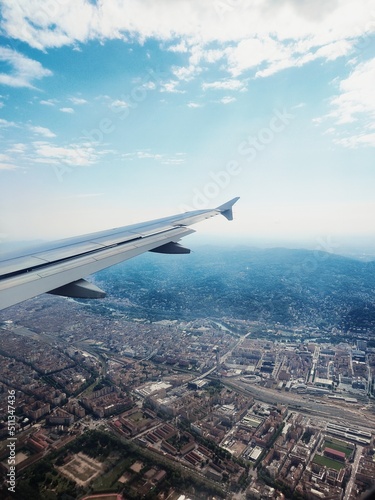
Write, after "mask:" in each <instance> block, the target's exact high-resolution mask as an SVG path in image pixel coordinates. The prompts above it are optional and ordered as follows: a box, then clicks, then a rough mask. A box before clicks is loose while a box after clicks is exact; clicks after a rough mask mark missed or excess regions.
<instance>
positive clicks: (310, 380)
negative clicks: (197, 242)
mask: <svg viewBox="0 0 375 500" xmlns="http://www.w3.org/2000/svg"><path fill="white" fill-rule="evenodd" d="M9 311H10V313H11V316H12V317H13V319H12V320H4V321H3V323H2V325H1V335H0V356H1V363H0V367H1V368H0V384H1V392H2V394H4V395H5V394H7V393H8V391H10V390H13V391H15V392H14V394H15V396H14V399H15V402H16V403H15V407H16V411H15V415H16V418H15V428H16V436H17V440H16V441H15V464H16V471H17V484H18V491H19V492H20V491H21V492H22V491H23V489H22V488H26V489H30V488H31V489H32V488H35V491H36V492H37V494H39V495H41V496H43V498H49V497H48V496H47V492H48V494H53V492H55V493H58V491H59V488H60V491H61V488H63V489H66V488H67V484H68V485H69V488H68V489H69V491H72V492H74V493H73V497H74V495H76V496H79V498H84V497H85V494H86V497H87V496H88V494H92V495H94V493H100V492H103V491H104V490H105V492H106V493H107V492H110V491H112V492H116V494H120V495H124V498H139V497H141V496H142V495H144V496H145V498H151V497H152V498H171V499H172V498H173V499H174V498H176V499H177V498H180V497H181V498H182V495H186V498H188V497H189V495H190V498H200V497H199V493H197V492H199V491H201V493H200V495H203V496H204V497H207V498H209V497H210V495H211V496H212V498H213V497H214V496H215V495H216V496H218V497H222V498H233V499H235V498H238V499H239V498H283V497H284V496H285V497H286V498H290V497H291V495H292V496H293V498H312V499H313V498H314V499H315V498H322V497H326V496H329V497H330V498H337V499H342V498H344V499H345V500H349V499H355V498H358V497H359V495H360V493H361V492H362V491H365V490H367V489H368V488H371V486H372V485H373V481H374V480H373V478H374V477H375V461H373V453H374V432H373V429H374V428H375V404H374V400H373V391H374V386H373V381H374V375H375V350H374V347H372V345H373V341H372V339H371V335H370V334H369V335H366V333H362V334H361V335H360V336H358V335H357V340H356V341H355V343H353V340H352V339H349V338H348V339H347V341H343V340H342V339H341V337H340V339H339V340H337V338H336V337H337V336H338V335H339V333H340V332H338V331H337V330H334V329H333V331H331V332H328V331H322V330H320V329H319V328H317V327H304V328H303V327H299V328H291V327H288V326H285V325H275V324H266V323H262V322H260V321H246V320H236V319H233V318H227V317H224V318H221V319H220V320H218V319H215V318H212V319H210V318H201V319H196V320H192V321H186V320H160V321H156V322H150V321H149V320H147V319H142V318H137V319H129V318H127V317H123V316H121V315H119V314H117V315H114V316H113V317H112V318H109V317H108V316H106V315H103V316H100V315H98V314H96V313H94V312H92V311H90V310H88V309H87V307H86V306H84V305H83V303H82V304H81V303H78V302H74V301H72V300H65V301H63V300H61V299H55V298H46V297H40V298H37V299H33V300H31V301H28V302H25V303H23V304H21V305H19V306H17V308H16V307H14V308H12V309H11V310H9ZM10 313H7V315H8V316H10ZM3 315H4V316H5V314H4V313H3ZM69 325H70V327H69ZM72 329H74V330H72ZM341 335H343V332H341ZM329 336H331V338H332V342H327V337H329ZM150 339H152V342H150ZM271 339H272V340H271ZM4 401H5V398H4ZM6 410H7V408H6V406H5V405H4V406H3V407H2V409H1V413H2V419H3V420H2V422H3V423H2V424H1V428H0V432H1V435H2V438H3V440H2V442H1V460H2V461H1V469H2V473H3V475H4V476H3V477H4V483H3V491H4V492H6V491H7V489H6V488H5V486H6V484H7V483H6V473H7V472H8V471H9V465H7V460H8V456H9V449H8V448H7V446H6V445H7V439H6V438H7V436H8V423H7V422H6ZM102 434H103V435H105V436H106V438H107V439H112V440H115V442H117V443H123V446H124V447H125V448H126V447H129V446H131V447H132V448H127V450H128V453H130V452H129V449H131V450H132V451H131V453H130V457H133V459H131V460H129V459H127V460H125V462H124V461H122V460H121V459H120V455H121V453H122V452H121V453H120V451H119V450H118V455H116V453H115V452H113V453H114V456H112V458H111V455H110V456H107V457H106V458H105V459H104V460H102V459H100V454H99V457H98V456H97V457H95V456H93V455H92V454H90V447H87V446H86V444H85V443H86V441H85V440H89V441H90V440H91V441H92V440H95V439H96V440H99V442H100V439H101V438H100V436H101V435H102ZM80 440H83V441H82V443H83V444H82V445H81V446H80V447H77V446H76V448H77V450H78V451H77V452H74V449H76V448H75V447H74V446H75V443H77V442H80ZM118 446H120V445H119V444H118ZM125 448H124V449H125ZM121 456H122V455H121ZM46 461H47V463H48V464H49V467H50V472H49V473H48V474H47V473H45V474H41V475H40V481H39V482H37V483H35V482H34V483H32V482H31V483H30V477H31V476H30V474H32V471H33V470H34V469H36V470H38V467H41V464H43V463H45V462H46ZM77 470H79V471H81V472H80V474H78V475H77V472H76V471H77ZM109 470H110V472H109ZM73 471H75V472H73ZM113 471H116V474H114V472H113ZM51 474H52V476H53V479H52V476H50V475H51ZM173 474H182V477H183V478H185V479H186V481H187V478H189V481H192V483H191V484H190V483H189V482H186V484H185V483H184V481H182V482H181V485H184V486H183V487H181V488H180V487H178V486H177V485H176V483H175V482H173V481H172V482H171V477H172V475H173ZM52 481H53V484H54V485H55V487H54V488H52V489H51V484H52ZM192 484H195V487H193V486H192ZM194 491H195V493H194ZM202 492H205V493H202ZM19 494H20V493H19ZM21 494H22V493H21ZM147 495H151V496H149V497H147ZM152 495H153V496H152ZM194 495H195V496H194ZM201 497H202V496H201ZM51 498H52V497H51ZM142 498H143V496H142Z"/></svg>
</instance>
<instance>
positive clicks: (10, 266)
mask: <svg viewBox="0 0 375 500" xmlns="http://www.w3.org/2000/svg"><path fill="white" fill-rule="evenodd" d="M237 200H238V198H234V199H233V200H230V201H228V202H227V203H224V205H221V206H219V207H217V208H214V209H206V210H195V211H191V212H186V213H184V214H178V215H173V216H171V217H165V218H163V219H156V220H152V221H148V222H143V223H140V224H134V225H131V226H125V227H121V228H116V229H110V230H106V231H100V232H97V233H92V234H86V235H84V236H79V237H75V238H68V239H64V240H60V241H56V242H52V243H50V244H48V245H45V246H43V247H38V248H37V249H34V250H30V251H28V252H27V251H25V252H24V254H22V255H20V256H17V257H15V256H8V257H5V258H3V259H1V256H0V310H2V309H5V308H6V307H9V306H12V305H14V304H18V303H19V302H22V301H24V300H27V299H30V298H32V297H35V296H37V295H40V294H42V293H45V292H48V293H54V294H57V295H65V296H68V297H80V298H99V297H104V295H105V293H104V292H103V291H102V290H100V289H99V288H97V287H96V286H95V285H93V284H92V283H89V282H87V281H85V280H84V279H83V278H84V277H85V276H88V275H90V274H92V273H95V272H97V271H100V270H101V269H104V268H106V267H110V266H113V265H114V264H118V263H119V262H122V261H124V260H127V259H131V258H132V257H135V256H137V255H140V254H141V253H143V252H147V251H153V252H160V253H189V252H190V250H188V249H186V248H184V247H182V246H180V245H179V244H178V241H179V240H180V239H181V238H183V237H184V236H187V235H188V234H191V233H194V232H195V231H194V230H193V229H190V228H189V227H188V226H190V225H191V224H195V223H196V222H200V221H202V220H204V219H208V218H210V217H214V216H215V215H218V214H222V215H224V216H225V217H226V218H227V219H229V220H232V218H233V214H232V206H233V205H234V203H236V201H237Z"/></svg>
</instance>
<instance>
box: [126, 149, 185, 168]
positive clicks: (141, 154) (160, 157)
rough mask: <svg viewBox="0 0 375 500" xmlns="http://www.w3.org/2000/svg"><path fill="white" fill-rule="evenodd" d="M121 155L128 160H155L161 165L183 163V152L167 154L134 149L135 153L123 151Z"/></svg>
mask: <svg viewBox="0 0 375 500" xmlns="http://www.w3.org/2000/svg"><path fill="white" fill-rule="evenodd" d="M122 156H123V158H125V159H129V160H134V159H139V160H155V161H157V162H159V163H161V164H162V165H181V164H182V163H185V153H176V154H174V155H167V154H163V153H151V152H150V151H136V152H135V153H125V154H123V155H122Z"/></svg>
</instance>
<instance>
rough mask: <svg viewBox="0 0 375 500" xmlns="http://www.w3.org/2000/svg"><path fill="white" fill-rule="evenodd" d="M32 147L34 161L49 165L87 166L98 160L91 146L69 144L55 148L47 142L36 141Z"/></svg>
mask: <svg viewBox="0 0 375 500" xmlns="http://www.w3.org/2000/svg"><path fill="white" fill-rule="evenodd" d="M33 146H34V161H35V162H37V163H47V164H51V165H58V164H65V165H70V166H81V167H85V166H89V165H92V164H94V163H95V162H96V161H97V160H98V156H99V155H98V154H97V152H96V151H95V149H94V147H93V146H92V145H91V144H85V143H84V144H70V145H69V146H56V145H54V144H51V143H49V142H45V141H37V142H34V143H33Z"/></svg>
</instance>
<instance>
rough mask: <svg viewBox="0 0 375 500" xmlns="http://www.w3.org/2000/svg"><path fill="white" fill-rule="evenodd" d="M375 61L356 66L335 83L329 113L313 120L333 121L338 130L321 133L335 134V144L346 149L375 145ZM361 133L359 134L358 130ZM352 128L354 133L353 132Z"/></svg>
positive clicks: (318, 121)
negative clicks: (374, 89) (336, 90)
mask: <svg viewBox="0 0 375 500" xmlns="http://www.w3.org/2000/svg"><path fill="white" fill-rule="evenodd" d="M374 82H375V58H373V59H370V60H368V61H365V62H362V63H359V64H357V66H355V67H354V68H353V70H352V72H351V73H350V74H349V76H348V77H347V78H344V79H343V80H341V81H340V80H335V84H336V85H337V86H338V89H339V94H337V95H336V96H334V97H333V98H332V99H331V100H330V106H331V108H332V111H330V112H329V113H327V114H326V115H324V116H319V117H316V118H314V119H313V123H315V124H317V125H320V124H322V123H325V122H327V121H333V123H334V125H336V126H340V125H341V126H345V128H344V127H339V128H337V127H336V128H333V127H329V128H328V129H327V130H326V131H325V132H324V133H330V132H331V131H335V132H336V136H337V137H336V138H335V140H334V142H335V143H336V144H339V145H341V146H344V147H347V148H358V147H361V146H371V147H374V146H375V134H373V133H372V132H371V131H372V130H373V129H374V120H375V95H374V91H373V87H374ZM359 128H360V129H361V130H362V132H361V133H358V129H359ZM351 129H353V130H354V131H353V132H352V131H351Z"/></svg>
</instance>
